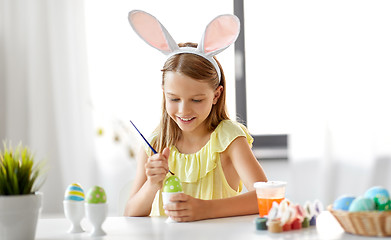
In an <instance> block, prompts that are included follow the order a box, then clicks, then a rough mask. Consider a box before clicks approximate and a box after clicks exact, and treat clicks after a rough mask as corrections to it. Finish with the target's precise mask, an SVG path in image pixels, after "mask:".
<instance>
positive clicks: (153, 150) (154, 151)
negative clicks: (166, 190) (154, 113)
mask: <svg viewBox="0 0 391 240" xmlns="http://www.w3.org/2000/svg"><path fill="white" fill-rule="evenodd" d="M129 121H130V123H131V124H132V125H133V127H134V128H135V129H136V130H137V132H138V133H139V134H140V136H141V137H142V138H143V139H144V141H145V142H146V143H147V144H148V146H149V148H150V149H151V150H152V152H153V153H154V154H156V153H157V152H156V150H155V149H154V148H153V147H152V146H151V144H149V142H148V141H147V139H145V137H144V135H143V134H142V133H141V132H140V131H139V130H138V128H137V127H136V125H134V123H133V122H132V120H129ZM168 171H169V172H170V173H171V174H172V175H175V174H174V173H173V172H171V171H170V169H169V170H168Z"/></svg>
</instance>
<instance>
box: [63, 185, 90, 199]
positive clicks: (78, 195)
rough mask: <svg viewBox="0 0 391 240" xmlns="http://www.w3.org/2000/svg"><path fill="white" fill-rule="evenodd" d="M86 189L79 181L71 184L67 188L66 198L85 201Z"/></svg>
mask: <svg viewBox="0 0 391 240" xmlns="http://www.w3.org/2000/svg"><path fill="white" fill-rule="evenodd" d="M84 198H85V196H84V190H83V188H82V187H81V185H80V184H78V183H72V184H70V185H69V186H68V187H67V189H66V190H65V195H64V200H67V201H84Z"/></svg>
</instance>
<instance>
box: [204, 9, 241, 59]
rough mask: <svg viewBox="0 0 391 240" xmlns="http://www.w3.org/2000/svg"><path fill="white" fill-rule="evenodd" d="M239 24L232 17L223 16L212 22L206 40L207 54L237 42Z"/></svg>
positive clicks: (205, 49) (206, 33) (205, 48)
mask: <svg viewBox="0 0 391 240" xmlns="http://www.w3.org/2000/svg"><path fill="white" fill-rule="evenodd" d="M238 30H239V23H238V22H237V21H236V20H235V19H234V18H232V17H230V16H221V17H219V18H217V19H215V20H214V21H213V22H211V23H210V24H209V26H208V29H206V32H205V39H204V51H205V53H209V52H213V51H216V50H218V49H221V48H224V47H227V46H229V45H231V44H232V43H233V41H235V39H236V36H237V34H238Z"/></svg>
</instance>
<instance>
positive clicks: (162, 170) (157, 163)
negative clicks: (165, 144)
mask: <svg viewBox="0 0 391 240" xmlns="http://www.w3.org/2000/svg"><path fill="white" fill-rule="evenodd" d="M169 155H170V149H169V148H165V149H164V150H163V152H162V153H156V154H154V155H152V156H150V157H149V158H148V161H147V163H146V164H145V174H146V175H147V181H149V182H150V183H151V184H152V185H154V186H156V187H157V189H160V188H161V187H162V185H163V181H164V179H165V178H166V175H167V173H168V157H169Z"/></svg>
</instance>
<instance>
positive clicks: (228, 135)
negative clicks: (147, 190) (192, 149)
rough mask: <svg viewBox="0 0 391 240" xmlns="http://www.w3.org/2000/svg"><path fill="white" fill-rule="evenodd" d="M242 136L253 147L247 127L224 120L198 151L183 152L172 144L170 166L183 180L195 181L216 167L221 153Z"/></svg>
mask: <svg viewBox="0 0 391 240" xmlns="http://www.w3.org/2000/svg"><path fill="white" fill-rule="evenodd" d="M241 136H243V137H246V139H247V142H248V143H249V145H250V147H251V146H252V142H253V138H252V137H251V135H250V134H249V132H248V131H247V129H246V127H245V126H243V125H242V124H240V123H238V122H235V121H231V120H224V121H222V122H221V123H220V124H219V125H218V126H217V128H216V129H215V130H214V131H213V133H212V134H211V136H210V140H209V141H208V143H207V144H206V145H205V146H204V147H203V148H201V149H200V150H199V151H198V152H196V153H192V154H183V153H180V152H179V151H178V149H177V148H176V147H175V146H172V147H171V149H170V150H171V151H170V157H169V160H168V161H169V167H170V169H171V170H172V171H173V172H174V173H175V175H177V176H178V177H179V179H181V182H184V183H195V182H197V181H199V180H200V179H202V178H204V177H205V176H206V175H207V174H208V173H209V172H211V171H212V170H213V169H215V168H216V165H217V161H219V160H220V155H219V154H220V153H222V152H224V151H225V150H226V149H227V147H228V146H229V145H230V144H231V143H232V142H233V141H234V140H235V139H236V138H237V137H241Z"/></svg>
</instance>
